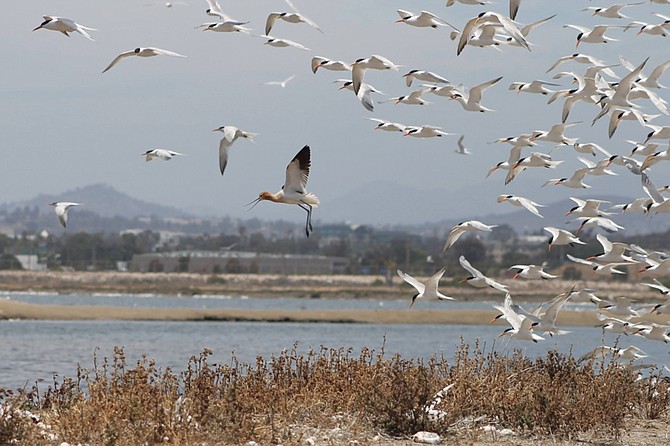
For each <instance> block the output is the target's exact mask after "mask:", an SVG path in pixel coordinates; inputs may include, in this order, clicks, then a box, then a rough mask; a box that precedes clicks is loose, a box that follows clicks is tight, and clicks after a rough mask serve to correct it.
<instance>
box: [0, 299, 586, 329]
mask: <svg viewBox="0 0 670 446" xmlns="http://www.w3.org/2000/svg"><path fill="white" fill-rule="evenodd" d="M496 314H497V312H496V311H495V310H493V309H491V310H420V309H411V310H409V309H408V310H246V309H207V310H201V309H190V308H171V309H155V308H126V307H109V306H69V305H37V304H31V303H25V302H18V301H15V300H11V299H7V300H2V301H0V319H42V320H47V319H49V320H109V319H114V320H144V321H151V320H164V321H267V322H333V323H338V322H354V323H374V324H468V325H470V324H487V323H488V322H489V321H490V320H491V319H492V318H493V317H494V316H495V315H496ZM558 322H559V324H560V325H561V326H570V325H573V326H574V325H596V324H597V323H598V320H597V319H596V317H595V315H594V314H593V313H592V312H582V311H563V312H562V313H561V314H560V316H559V321H558Z"/></svg>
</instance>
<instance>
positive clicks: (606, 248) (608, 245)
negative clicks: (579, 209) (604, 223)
mask: <svg viewBox="0 0 670 446" xmlns="http://www.w3.org/2000/svg"><path fill="white" fill-rule="evenodd" d="M596 240H598V243H600V245H601V246H602V247H603V252H605V253H607V252H610V251H612V247H613V245H612V242H610V241H609V240H608V238H607V237H605V236H604V235H602V234H597V235H596Z"/></svg>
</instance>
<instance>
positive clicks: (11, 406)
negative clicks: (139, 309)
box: [0, 344, 670, 446]
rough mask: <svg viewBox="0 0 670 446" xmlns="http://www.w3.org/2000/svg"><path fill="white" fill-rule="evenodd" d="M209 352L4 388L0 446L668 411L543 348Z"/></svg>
mask: <svg viewBox="0 0 670 446" xmlns="http://www.w3.org/2000/svg"><path fill="white" fill-rule="evenodd" d="M211 353H212V352H211V351H209V350H205V351H203V352H202V353H201V354H200V355H198V356H194V357H192V358H191V360H190V361H189V363H188V365H187V367H186V369H185V370H184V371H183V372H181V373H178V374H177V373H173V372H172V371H171V370H169V369H168V370H164V371H161V370H160V369H159V368H157V367H156V364H155V363H154V362H153V361H151V360H149V359H147V358H143V359H142V360H140V361H138V362H137V363H136V364H135V365H134V366H130V365H129V364H128V363H127V360H126V358H125V356H124V352H123V349H122V348H117V349H115V351H114V354H113V356H112V358H111V360H108V359H107V358H104V359H103V360H102V362H101V363H99V362H98V358H97V357H94V366H93V369H92V370H90V371H89V370H86V369H83V368H80V369H79V372H78V374H77V376H76V378H73V379H71V378H65V379H62V380H59V379H57V378H55V379H54V383H53V384H52V385H50V386H49V388H48V389H47V390H46V391H43V392H38V391H37V389H36V388H34V389H32V390H31V391H30V392H25V391H20V392H18V393H14V392H10V391H3V392H1V393H0V402H1V403H2V406H0V407H1V408H2V416H0V444H7V443H10V442H13V443H14V444H18V445H24V444H25V445H29V444H50V443H49V441H53V443H54V444H59V443H60V442H61V441H65V442H68V443H70V444H96V445H118V446H125V445H139V444H145V445H152V444H168V445H191V444H204V443H207V444H243V443H245V442H247V441H250V440H254V441H257V442H261V443H266V444H267V443H282V444H287V445H289V444H301V443H302V442H304V440H305V438H306V436H308V435H311V433H313V432H330V433H335V432H337V433H338V434H337V435H339V436H345V435H346V436H347V438H351V439H357V440H358V441H359V442H362V443H365V442H367V441H369V439H370V438H371V437H372V436H374V435H375V434H377V433H383V434H386V435H391V436H400V437H405V438H406V437H408V436H410V435H412V434H413V433H415V432H417V431H421V430H431V431H435V432H439V433H440V434H442V435H447V436H448V435H453V434H454V432H456V431H460V430H462V429H463V428H465V429H466V430H467V431H468V432H469V433H470V434H471V435H472V436H476V435H477V434H476V433H477V432H479V431H480V430H479V429H477V428H478V427H480V426H482V425H483V424H492V423H493V424H496V425H497V426H498V427H500V428H503V427H505V428H511V429H513V430H514V431H515V432H517V433H526V434H530V435H551V436H554V437H561V438H569V437H571V436H576V435H578V434H581V433H585V432H590V433H594V432H595V433H603V434H606V435H613V436H616V435H618V434H619V433H620V432H621V430H622V428H623V426H624V421H625V420H627V419H630V418H632V417H634V418H638V419H657V418H660V417H666V416H667V410H668V404H670V393H669V392H668V384H667V383H666V382H665V381H663V380H661V379H659V376H658V374H656V375H653V374H652V377H651V378H648V379H645V380H638V379H637V375H636V373H635V372H634V371H632V370H631V368H630V367H622V366H620V365H618V364H616V363H615V362H599V363H595V362H590V363H586V364H578V363H577V361H576V360H575V359H574V358H573V357H572V356H571V355H563V354H559V353H557V352H553V351H551V352H549V353H547V355H546V356H545V357H543V358H537V359H535V360H531V359H529V358H527V357H524V356H523V355H522V354H521V353H520V352H518V351H517V352H514V353H513V354H511V355H509V356H500V355H498V354H496V353H484V352H482V351H481V350H480V349H479V347H478V346H477V345H475V346H474V348H473V350H472V351H471V348H470V346H468V345H466V344H462V345H461V346H460V348H459V350H458V352H457V353H456V355H455V357H454V360H453V363H452V364H449V363H448V361H446V360H445V359H444V358H441V357H434V358H431V359H430V360H428V361H427V362H424V361H421V360H414V359H409V360H408V359H403V358H401V357H400V356H397V355H396V356H393V357H391V358H386V357H385V356H384V351H383V347H382V350H381V351H380V352H378V353H375V352H374V351H372V350H369V349H363V350H362V351H361V352H360V353H359V354H354V353H353V352H352V351H351V350H345V349H336V350H333V349H326V348H322V349H321V350H320V351H310V352H308V353H306V354H304V355H302V354H298V353H297V346H294V348H293V349H291V350H288V351H284V352H282V353H281V354H279V355H277V356H272V357H270V358H269V359H264V358H262V357H258V358H257V359H256V361H255V363H253V364H242V363H239V362H238V361H237V359H236V358H235V357H233V358H232V359H231V362H230V364H210V363H209V358H210V356H211ZM447 385H452V386H451V387H450V388H449V390H448V391H446V392H445V394H444V397H443V398H442V399H441V401H439V402H437V401H436V400H435V394H436V392H438V391H439V390H441V389H443V388H445V387H446V386H447ZM429 407H430V410H428V408H429ZM29 413H33V414H36V418H35V419H33V418H31V417H29V416H27V415H26V414H29ZM333 435H334V434H333Z"/></svg>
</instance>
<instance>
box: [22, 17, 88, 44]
mask: <svg viewBox="0 0 670 446" xmlns="http://www.w3.org/2000/svg"><path fill="white" fill-rule="evenodd" d="M42 17H44V21H43V22H42V23H41V24H40V25H39V26H38V27H37V28H35V29H33V31H37V30H38V29H48V30H51V31H58V32H61V33H63V34H65V35H66V36H68V37H70V34H68V33H73V32H78V33H79V34H81V35H82V36H84V37H86V38H87V39H88V40H93V37H91V36H90V34H88V33H87V32H86V31H97V29H95V28H89V27H88V26H83V25H80V24H79V23H77V22H75V21H74V20H70V19H66V18H64V17H56V16H51V15H45V16H42Z"/></svg>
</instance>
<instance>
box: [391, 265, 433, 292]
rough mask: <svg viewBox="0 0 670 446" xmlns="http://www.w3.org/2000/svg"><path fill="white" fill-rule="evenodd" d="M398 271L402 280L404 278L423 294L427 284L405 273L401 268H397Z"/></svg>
mask: <svg viewBox="0 0 670 446" xmlns="http://www.w3.org/2000/svg"><path fill="white" fill-rule="evenodd" d="M396 272H397V273H398V275H399V276H400V278H401V279H402V280H404V281H405V282H407V283H409V284H410V285H412V286H413V287H414V288H416V290H417V291H418V292H419V293H420V294H422V293H423V292H424V290H425V289H426V286H425V285H424V284H423V283H421V282H419V281H418V280H417V279H415V278H414V277H412V276H410V275H409V274H407V273H403V272H402V271H400V270H397V271H396ZM443 273H444V272H443Z"/></svg>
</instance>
